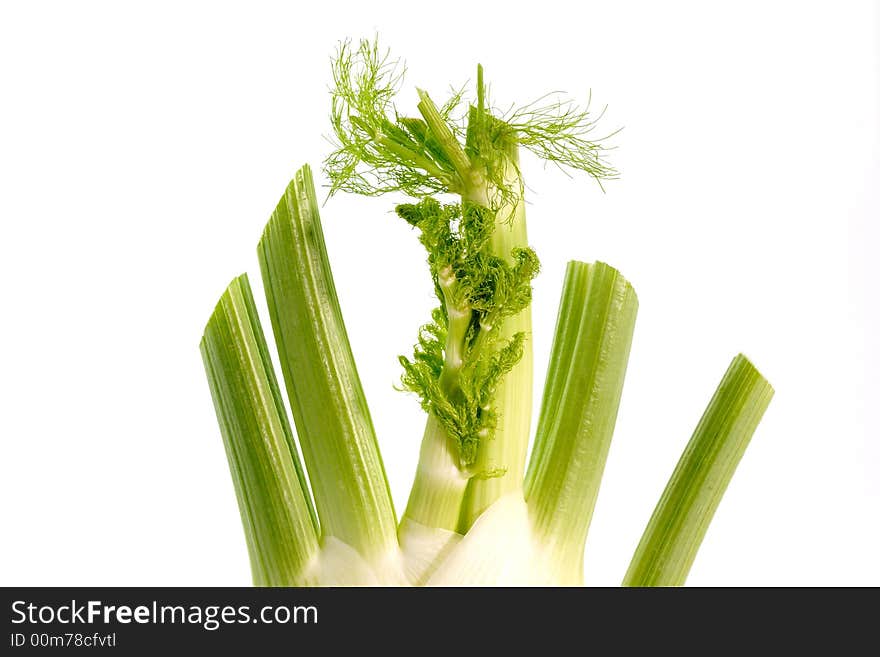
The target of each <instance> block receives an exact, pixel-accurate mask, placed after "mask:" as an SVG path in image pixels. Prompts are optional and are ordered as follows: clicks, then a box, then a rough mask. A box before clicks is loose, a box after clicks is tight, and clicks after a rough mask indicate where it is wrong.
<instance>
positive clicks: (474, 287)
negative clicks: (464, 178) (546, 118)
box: [397, 197, 538, 475]
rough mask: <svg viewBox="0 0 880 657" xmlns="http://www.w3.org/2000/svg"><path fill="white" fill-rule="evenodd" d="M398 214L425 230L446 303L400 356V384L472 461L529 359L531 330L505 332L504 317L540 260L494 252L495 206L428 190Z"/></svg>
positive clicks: (522, 295)
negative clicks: (504, 385)
mask: <svg viewBox="0 0 880 657" xmlns="http://www.w3.org/2000/svg"><path fill="white" fill-rule="evenodd" d="M397 214H398V215H399V216H400V217H401V218H403V219H404V220H405V221H406V222H407V223H409V224H410V225H412V226H414V227H416V228H418V229H419V231H420V236H419V239H420V241H421V243H422V244H423V245H424V247H425V249H426V250H427V251H428V265H429V268H430V271H431V276H432V278H433V280H434V284H435V288H436V289H437V294H438V298H439V299H440V302H441V304H442V305H441V306H440V307H439V308H436V309H435V310H434V312H433V315H432V320H433V321H432V322H431V323H429V324H426V325H425V326H423V327H422V328H421V330H420V332H419V340H418V343H417V344H416V346H415V349H414V354H413V356H412V358H407V357H405V356H401V357H400V363H401V365H402V366H403V369H404V373H403V376H402V378H401V384H402V386H403V388H404V389H405V390H408V391H411V392H414V393H416V394H417V395H418V396H419V398H420V400H421V404H422V407H423V408H424V409H425V411H427V412H429V413H431V414H433V415H434V416H435V417H436V418H437V419H438V420H439V421H440V423H441V424H442V425H443V427H444V428H445V429H446V431H447V433H448V434H449V437H450V438H451V439H452V440H453V441H454V443H455V445H456V446H457V448H458V450H459V460H460V463H461V465H462V466H464V467H467V466H470V465H472V464H473V463H474V461H475V460H476V456H477V451H478V449H479V446H480V443H481V441H483V440H489V439H491V438H492V436H493V435H494V431H495V426H496V421H497V417H498V414H497V409H496V408H495V404H494V393H495V389H496V388H497V386H498V383H499V381H500V380H501V378H502V377H503V376H504V375H505V374H506V373H507V372H509V371H510V370H511V369H512V368H513V366H514V365H516V363H517V362H518V361H519V360H520V359H521V358H522V353H523V344H524V341H525V337H526V336H525V335H524V334H523V333H517V334H515V335H514V336H513V337H512V338H510V339H507V340H505V339H501V338H500V337H499V332H498V324H499V321H500V320H502V319H503V318H505V317H509V316H511V315H515V314H516V313H518V312H520V311H521V310H522V309H523V308H525V307H526V306H527V305H528V304H529V302H530V301H531V293H532V289H531V282H532V278H533V277H534V276H535V274H536V273H537V271H538V259H537V256H536V255H535V253H534V251H532V250H531V249H525V248H516V249H514V250H513V252H512V254H511V255H512V260H513V264H508V263H507V262H506V261H505V260H504V259H503V258H500V257H498V256H495V255H492V254H491V253H490V251H489V245H490V240H491V236H492V231H493V230H494V227H495V220H494V213H493V212H492V211H491V210H489V209H488V208H484V207H480V206H478V205H475V204H472V203H467V204H465V205H464V210H462V206H460V205H457V204H449V205H442V204H441V203H439V202H438V201H437V200H436V199H433V198H430V197H428V198H425V199H423V200H422V201H421V202H419V203H417V204H404V205H400V206H398V208H397ZM480 474H483V475H485V473H480Z"/></svg>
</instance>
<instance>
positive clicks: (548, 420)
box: [525, 262, 638, 582]
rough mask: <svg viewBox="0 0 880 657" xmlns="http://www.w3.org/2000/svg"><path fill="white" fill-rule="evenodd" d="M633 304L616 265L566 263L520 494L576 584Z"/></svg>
mask: <svg viewBox="0 0 880 657" xmlns="http://www.w3.org/2000/svg"><path fill="white" fill-rule="evenodd" d="M637 310H638V299H637V298H636V294H635V292H634V290H633V288H632V286H631V285H630V284H629V282H627V280H626V279H625V278H623V276H622V275H621V274H620V272H618V271H617V270H616V269H614V268H612V267H609V266H608V265H606V264H604V263H601V262H597V263H593V264H585V263H581V262H570V263H569V264H568V269H567V271H566V278H565V285H564V288H563V292H562V301H561V303H560V312H559V317H558V320H557V325H556V335H555V339H554V342H553V349H552V353H551V357H550V366H549V369H548V372H547V383H546V386H545V393H544V398H543V400H542V406H541V415H540V418H539V422H538V434H537V437H536V442H535V448H534V451H533V454H532V458H531V461H530V463H529V470H528V473H527V475H526V480H525V495H526V501H527V502H528V504H529V511H530V514H531V517H532V522H533V523H534V527H535V531H536V532H537V533H538V534H539V535H540V536H542V537H543V539H544V541H545V542H547V543H549V544H552V546H553V548H552V549H553V550H554V551H555V553H556V556H557V559H558V560H559V561H560V562H561V563H562V564H563V566H562V570H563V571H564V572H568V573H574V575H573V576H572V579H573V581H577V582H582V581H583V551H584V542H585V540H586V536H587V530H588V529H589V526H590V520H591V518H592V515H593V508H594V506H595V504H596V497H597V495H598V493H599V484H600V482H601V480H602V473H603V471H604V469H605V460H606V457H607V455H608V449H609V446H610V444H611V437H612V434H613V432H614V424H615V422H616V420H617V409H618V406H619V404H620V397H621V394H622V391H623V381H624V375H625V374H626V365H627V361H628V360H629V350H630V345H631V344H632V335H633V328H634V327H635V320H636V313H637Z"/></svg>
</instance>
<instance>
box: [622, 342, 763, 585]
mask: <svg viewBox="0 0 880 657" xmlns="http://www.w3.org/2000/svg"><path fill="white" fill-rule="evenodd" d="M772 398H773V388H772V387H771V385H770V384H769V383H768V382H767V380H766V379H765V378H764V377H763V376H761V373H760V372H758V370H757V369H755V366H754V365H752V364H751V363H750V362H749V360H748V359H747V358H746V357H745V356H743V355H742V354H739V355H738V356H736V358H734V359H733V362H732V363H731V364H730V367H729V368H728V369H727V372H726V373H725V374H724V378H723V379H722V380H721V383H720V384H719V386H718V389H717V390H716V391H715V394H714V396H713V397H712V400H711V401H710V402H709V406H708V407H707V408H706V411H705V413H703V417H702V418H701V419H700V422H699V424H698V425H697V428H696V429H695V430H694V433H693V436H691V439H690V442H689V443H688V445H687V447H686V448H685V450H684V453H683V454H682V455H681V459H680V460H679V462H678V465H677V466H676V467H675V471H674V472H673V473H672V477H671V478H670V479H669V483H668V484H667V485H666V489H665V490H664V491H663V495H662V497H661V498H660V501H659V502H658V503H657V507H656V508H655V509H654V514H653V515H652V516H651V520H650V522H649V523H648V526H647V528H646V529H645V533H644V534H643V536H642V540H641V542H640V543H639V547H638V548H637V549H636V553H635V555H634V556H633V559H632V562H631V563H630V566H629V570H627V572H626V576H625V577H624V579H623V585H624V586H681V585H683V584H684V583H685V580H686V579H687V576H688V572H690V569H691V565H692V564H693V562H694V557H695V556H696V554H697V550H698V549H699V547H700V543H702V541H703V536H704V535H705V533H706V529H707V528H708V527H709V523H710V522H711V521H712V517H713V516H714V514H715V510H716V509H717V508H718V504H719V502H720V501H721V497H722V496H723V495H724V491H725V490H726V489H727V485H728V484H729V483H730V480H731V478H732V477H733V473H734V472H735V471H736V466H737V465H738V464H739V462H740V459H742V456H743V454H744V453H745V450H746V447H747V446H748V444H749V441H750V440H751V438H752V434H753V433H754V432H755V429H756V428H757V426H758V423H759V422H760V421H761V417H762V416H763V415H764V411H766V410H767V406H768V405H769V404H770V400H771V399H772Z"/></svg>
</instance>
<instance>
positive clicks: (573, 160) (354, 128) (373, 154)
mask: <svg viewBox="0 0 880 657" xmlns="http://www.w3.org/2000/svg"><path fill="white" fill-rule="evenodd" d="M404 73H405V67H404V65H403V64H402V63H401V62H400V61H398V60H394V59H392V58H391V56H390V54H389V52H388V51H387V50H385V51H383V50H382V49H380V47H379V44H378V41H377V40H375V39H374V40H372V41H369V40H362V41H360V42H359V44H358V45H357V47H355V46H354V45H353V44H352V43H351V42H349V41H345V42H343V43H342V44H340V46H339V49H338V52H337V54H336V57H335V58H334V60H333V88H332V90H331V95H332V102H331V122H332V126H333V137H332V142H333V146H334V151H333V153H332V154H331V155H330V156H329V157H328V158H327V160H326V161H325V163H324V172H325V174H326V175H327V177H328V178H329V179H330V193H331V194H334V193H336V192H339V191H347V192H354V193H356V194H363V195H367V196H376V195H379V194H384V193H387V192H403V193H404V194H407V195H409V196H412V197H414V198H421V197H423V196H426V195H430V194H436V193H443V192H450V193H455V194H463V195H466V196H467V195H470V192H472V191H473V190H474V188H477V190H478V191H479V192H480V193H479V194H478V196H487V201H488V203H487V204H488V205H489V206H490V207H492V208H493V209H498V208H500V207H502V206H503V205H511V204H513V203H515V202H516V200H517V199H518V198H520V197H521V196H522V193H523V184H522V177H521V176H520V172H519V168H518V164H517V158H516V156H515V151H516V148H517V146H519V145H522V146H523V147H524V148H527V149H528V150H530V151H531V152H533V153H534V154H535V155H537V156H538V157H540V158H541V159H544V160H546V161H548V162H553V163H554V164H556V165H558V166H559V167H560V168H562V169H563V170H568V169H573V170H577V171H583V172H585V173H587V174H588V175H589V176H591V177H592V178H594V179H595V180H597V181H598V182H599V183H600V185H601V181H602V180H606V179H612V178H616V177H617V172H616V171H615V170H614V169H613V168H612V167H611V166H610V165H609V164H608V163H607V162H606V161H605V153H606V151H607V150H608V148H607V147H606V146H605V143H604V142H605V140H607V138H608V137H610V136H611V135H607V136H605V137H601V138H598V139H593V138H591V136H592V133H593V132H594V130H595V128H596V123H597V121H598V120H599V118H601V113H600V114H599V115H598V116H596V117H593V116H592V115H591V113H590V111H589V102H588V104H587V106H586V108H581V107H580V106H578V105H577V104H576V103H575V102H574V101H573V100H571V99H567V98H565V97H564V96H563V95H562V94H560V93H551V94H547V95H545V96H543V97H541V98H539V99H538V100H536V101H533V102H531V103H528V104H526V105H522V106H519V107H517V108H515V109H512V110H510V111H507V112H497V115H496V113H493V111H494V110H493V108H492V105H491V102H490V99H489V96H488V85H487V84H486V83H485V82H484V79H483V68H482V66H478V67H477V84H476V98H474V99H473V103H472V104H471V103H469V101H468V100H467V99H466V98H465V95H466V92H465V87H461V88H458V89H453V90H452V92H451V96H450V97H449V99H448V100H446V101H445V102H444V103H441V104H440V105H439V106H438V105H436V104H435V103H434V102H433V101H432V100H431V98H430V97H429V96H428V94H427V93H426V92H425V91H422V90H418V92H419V98H420V102H419V104H418V110H419V113H420V114H421V118H411V117H406V116H402V115H401V114H400V113H399V112H398V110H397V108H396V106H395V104H394V99H395V97H396V95H397V93H398V92H399V90H400V86H401V83H402V81H403V76H404ZM612 134H613V133H612ZM484 188H485V189H484ZM486 189H488V195H485V194H483V192H482V191H480V190H483V191H486ZM502 219H503V218H502Z"/></svg>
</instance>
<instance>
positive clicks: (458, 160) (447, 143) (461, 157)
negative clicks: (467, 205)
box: [417, 89, 471, 184]
mask: <svg viewBox="0 0 880 657" xmlns="http://www.w3.org/2000/svg"><path fill="white" fill-rule="evenodd" d="M417 91H418V94H419V104H418V105H417V107H418V110H419V113H421V115H422V118H424V119H425V123H427V124H428V128H429V129H430V130H431V132H432V134H433V135H434V138H435V139H436V140H437V144H438V145H439V146H440V150H441V151H443V154H444V155H446V157H447V158H448V159H449V161H450V162H451V163H452V166H453V168H454V169H455V171H456V173H457V174H458V176H459V177H460V178H461V180H462V183H463V184H467V181H468V178H469V176H470V174H471V162H470V160H469V159H468V156H467V155H466V154H465V152H464V149H463V148H462V147H461V144H459V143H458V139H456V137H455V135H454V134H453V133H452V130H451V129H450V128H449V125H447V123H446V121H444V120H443V117H442V116H441V115H440V110H438V109H437V106H436V105H435V104H434V101H432V100H431V98H430V96H428V94H427V92H425V91H423V90H421V89H418V90H417Z"/></svg>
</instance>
